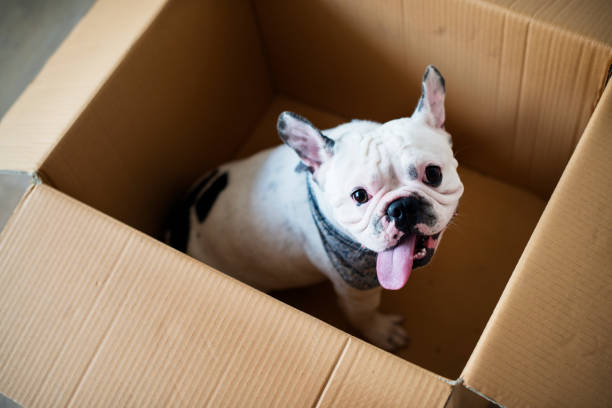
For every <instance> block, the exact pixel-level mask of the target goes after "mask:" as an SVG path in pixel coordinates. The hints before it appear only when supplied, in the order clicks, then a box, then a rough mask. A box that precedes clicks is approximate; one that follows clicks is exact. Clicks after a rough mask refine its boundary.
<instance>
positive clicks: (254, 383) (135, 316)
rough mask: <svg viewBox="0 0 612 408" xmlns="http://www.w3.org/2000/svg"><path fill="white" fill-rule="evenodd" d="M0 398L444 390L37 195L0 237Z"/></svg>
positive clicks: (270, 396) (215, 397)
mask: <svg viewBox="0 0 612 408" xmlns="http://www.w3.org/2000/svg"><path fill="white" fill-rule="evenodd" d="M0 281H1V284H0V309H1V310H6V311H7V314H6V316H5V318H4V319H2V321H0V327H1V328H2V330H0V360H2V362H3V364H2V365H0V392H2V393H4V394H5V395H7V396H8V397H10V398H11V399H14V400H15V401H17V402H19V403H21V404H24V405H25V406H50V405H57V404H68V405H71V404H74V405H77V406H124V405H141V406H150V405H154V404H158V403H160V402H164V401H165V403H163V404H162V405H167V404H175V403H181V404H189V403H192V404H193V403H198V404H201V403H202V402H207V403H208V404H210V405H217V406H219V405H225V406H227V405H230V406H244V405H245V404H248V405H257V406H270V405H279V406H287V405H288V406H321V407H322V406H337V405H338V404H339V405H342V406H368V407H369V406H414V407H422V406H428V407H430V406H431V407H436V406H438V407H441V406H443V405H444V403H445V402H446V400H447V399H448V396H449V394H450V391H451V384H450V383H449V382H448V381H445V380H443V379H441V378H440V377H438V376H437V375H435V374H433V373H430V372H428V371H427V370H424V369H422V368H420V367H417V366H415V365H413V364H411V363H408V362H406V361H404V360H402V359H400V358H398V357H396V356H393V355H391V354H389V353H386V352H383V351H382V350H379V349H377V348H375V347H373V346H371V345H369V344H366V343H364V342H363V341H361V340H358V339H356V338H354V337H351V336H349V335H347V334H346V333H343V332H341V331H339V330H337V329H335V328H333V327H331V326H329V325H327V324H325V323H323V322H320V321H318V320H317V319H315V318H313V317H311V316H308V315H306V314H304V313H302V312H299V311H297V310H295V309H293V308H291V307H289V306H286V305H284V304H282V303H280V302H278V301H276V300H274V299H272V298H271V297H269V296H267V295H265V294H262V293H260V292H258V291H256V290H254V289H252V288H250V287H248V286H246V285H244V284H242V283H240V282H238V281H235V280H233V279H232V278H230V277H228V276H226V275H223V274H221V273H219V272H217V271H214V270H212V269H211V268H209V267H207V266H206V265H204V264H202V263H200V262H197V261H195V260H193V259H191V258H189V257H187V256H185V255H184V254H182V253H179V252H177V251H175V250H173V249H171V248H169V247H167V246H165V245H163V244H162V243H160V242H158V241H155V240H154V239H152V238H150V237H149V236H147V235H145V234H143V233H140V232H138V231H135V230H133V229H132V228H130V227H128V226H125V225H124V224H122V223H120V222H118V221H116V220H113V219H112V218H110V217H108V216H106V215H104V214H102V213H100V212H98V211H95V210H93V209H91V208H90V207H87V206H86V205H84V204H82V203H80V202H78V201H77V200H74V199H72V198H70V197H68V196H66V195H65V194H63V193H60V192H58V191H57V190H55V189H53V188H52V187H48V186H46V185H37V186H35V187H33V188H32V189H31V190H30V191H29V192H28V194H26V196H25V197H24V199H23V200H22V201H21V203H20V205H19V207H18V210H17V212H16V213H15V215H14V216H13V217H12V218H11V220H10V221H9V224H8V225H7V228H5V230H4V231H3V233H2V234H1V235H0Z"/></svg>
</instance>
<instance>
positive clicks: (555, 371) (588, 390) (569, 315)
mask: <svg viewBox="0 0 612 408" xmlns="http://www.w3.org/2000/svg"><path fill="white" fill-rule="evenodd" d="M611 129H612V88H611V87H609V86H608V87H607V89H606V92H605V93H604V95H603V97H602V100H601V102H600V103H599V105H598V106H597V109H596V110H595V113H594V114H593V117H592V119H591V120H590V122H589V125H588V126H587V128H586V130H585V133H584V135H583V137H582V139H581V141H580V143H579V144H578V147H577V149H576V152H575V153H574V155H573V157H572V159H571V160H570V162H569V164H568V166H567V168H566V170H565V172H564V174H563V177H562V178H561V180H560V182H559V185H558V186H557V189H556V190H555V193H554V194H553V196H552V197H551V200H550V202H549V205H548V206H547V207H546V210H545V211H544V214H543V215H542V218H541V219H540V222H539V223H538V226H537V227H536V229H535V231H534V233H533V235H532V237H531V239H530V241H529V244H528V245H527V248H526V249H525V251H524V253H523V255H522V256H521V259H520V261H519V263H518V264H517V266H516V269H515V271H514V274H513V275H512V278H511V280H510V282H509V283H508V286H507V287H506V290H505V291H504V293H503V296H502V297H501V299H500V301H499V303H498V306H497V308H496V309H495V312H494V313H493V315H492V316H491V319H490V321H489V324H488V326H487V328H486V330H485V332H484V333H483V336H482V338H481V340H480V341H479V343H478V346H477V347H476V349H475V351H474V354H473V355H472V357H471V358H470V361H469V363H468V365H467V366H466V368H465V371H464V373H463V375H462V376H463V377H464V378H465V382H466V385H468V386H470V387H473V388H475V389H477V390H478V391H480V392H482V393H484V394H485V395H487V396H489V397H490V398H493V399H494V400H495V401H497V402H499V403H501V404H504V405H506V406H509V407H511V406H537V407H544V406H554V407H578V406H580V407H587V406H588V407H604V406H610V405H612V390H611V388H610V381H611V380H612V318H611V317H612V314H611V313H610V312H611V311H612V292H611V288H612V230H611V229H610V228H611V226H612V207H611V206H610V197H612V177H610V174H612V160H611V159H610V158H611V157H612V141H611V139H610V132H611Z"/></svg>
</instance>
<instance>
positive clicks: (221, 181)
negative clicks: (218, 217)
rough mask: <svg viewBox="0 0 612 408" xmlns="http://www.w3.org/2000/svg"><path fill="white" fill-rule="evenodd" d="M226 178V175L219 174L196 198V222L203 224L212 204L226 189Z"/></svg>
mask: <svg viewBox="0 0 612 408" xmlns="http://www.w3.org/2000/svg"><path fill="white" fill-rule="evenodd" d="M227 181H228V176H227V173H223V174H221V175H220V176H219V177H217V179H216V180H215V181H213V183H212V184H211V185H210V187H209V188H207V189H206V190H205V191H204V192H203V193H202V194H201V195H200V197H199V198H198V200H197V201H196V203H195V210H196V215H197V216H198V221H200V222H204V221H205V220H206V217H207V216H208V213H209V212H210V209H211V208H212V206H213V204H214V203H215V201H216V200H217V197H218V196H219V194H221V192H222V191H223V190H225V187H227Z"/></svg>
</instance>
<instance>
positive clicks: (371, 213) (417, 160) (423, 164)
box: [277, 66, 463, 289]
mask: <svg viewBox="0 0 612 408" xmlns="http://www.w3.org/2000/svg"><path fill="white" fill-rule="evenodd" d="M444 97H445V83H444V78H443V77H442V75H440V73H439V72H438V70H437V69H436V68H435V67H433V66H429V67H427V69H426V71H425V75H424V77H423V84H422V95H421V99H420V100H419V102H418V106H417V108H416V110H415V112H414V113H413V115H412V117H409V118H402V119H396V120H392V121H390V122H387V123H383V124H379V123H375V122H369V121H352V122H349V123H345V124H342V125H340V126H337V127H335V128H333V129H329V130H327V131H325V132H324V133H322V132H320V131H319V130H318V129H317V128H315V127H314V126H313V125H312V124H311V123H310V122H309V121H308V120H306V119H305V118H302V117H301V116H299V115H296V114H294V113H290V112H283V113H282V114H281V115H280V116H279V118H278V124H277V127H278V132H279V134H280V136H281V138H282V140H283V141H284V142H285V143H286V144H287V145H289V146H290V147H291V148H293V149H294V150H295V151H296V153H297V154H298V156H299V157H300V159H301V161H302V163H303V165H304V166H305V167H306V168H307V169H308V170H309V171H310V172H311V173H312V178H313V180H314V181H315V182H316V183H317V185H318V186H319V187H320V193H319V199H320V200H324V201H325V205H326V206H327V207H328V208H329V209H330V210H331V216H332V217H333V219H334V221H335V222H336V223H337V224H338V225H340V226H341V227H342V228H343V229H344V230H345V231H346V232H348V233H349V234H350V235H352V237H353V238H354V239H355V240H357V241H358V242H359V243H361V244H362V245H363V246H364V247H367V248H369V249H371V250H372V251H375V252H377V253H378V259H377V274H378V280H379V282H380V284H381V285H382V286H383V287H384V288H387V289H399V288H401V287H402V286H403V285H404V284H405V283H406V281H407V279H408V277H409V275H410V272H411V270H412V269H413V268H415V267H419V266H423V265H425V264H427V263H428V262H429V261H430V260H431V257H432V256H433V254H434V251H435V250H436V247H437V245H438V242H439V240H440V238H441V236H442V233H443V232H444V230H445V228H446V227H447V225H448V224H449V222H450V220H451V218H452V217H453V215H454V214H455V211H456V208H457V204H458V202H459V198H460V197H461V194H462V193H463V185H462V183H461V181H460V180H459V176H458V174H457V160H455V158H454V156H453V151H452V145H451V137H450V135H449V134H448V133H447V132H446V131H445V130H444V119H445V113H444Z"/></svg>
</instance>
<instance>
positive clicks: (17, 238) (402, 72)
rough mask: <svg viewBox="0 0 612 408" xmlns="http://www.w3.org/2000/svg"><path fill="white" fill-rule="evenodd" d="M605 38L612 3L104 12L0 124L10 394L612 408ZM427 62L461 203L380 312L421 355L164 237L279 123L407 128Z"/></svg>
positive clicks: (207, 4)
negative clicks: (425, 260)
mask: <svg viewBox="0 0 612 408" xmlns="http://www.w3.org/2000/svg"><path fill="white" fill-rule="evenodd" d="M610 21H612V10H610V8H609V7H607V4H606V2H604V1H601V2H595V1H594V2H588V3H586V4H585V3H580V4H578V3H572V2H557V3H552V4H546V5H539V4H538V5H536V4H533V3H532V2H527V1H525V2H521V1H519V2H511V3H507V2H505V1H501V0H499V1H491V2H485V1H468V0H464V1H457V2H449V1H432V2H427V3H426V4H423V3H421V2H411V1H408V0H404V1H402V0H397V1H392V2H385V3H384V4H382V3H380V2H359V3H357V2H353V1H350V2H349V1H346V0H335V1H331V0H321V1H309V2H306V1H304V2H301V1H300V2H280V1H273V0H256V1H253V2H249V1H246V0H232V1H225V2H214V1H195V0H193V1H178V0H173V1H170V0H167V1H164V0H157V1H144V0H143V1H133V2H129V3H125V2H120V1H118V0H99V1H98V3H96V5H95V6H94V7H93V8H92V9H91V10H90V12H89V13H88V14H87V16H85V17H84V18H83V20H82V21H81V22H80V23H79V24H78V25H77V27H76V28H75V29H74V31H73V32H72V33H71V35H70V36H69V37H68V38H67V39H66V41H65V42H64V43H63V44H62V46H61V47H60V48H59V49H58V50H57V52H56V53H55V54H54V55H53V57H52V58H51V59H50V60H49V61H48V63H47V64H46V66H45V68H44V69H43V70H42V71H41V73H40V74H39V76H38V77H37V78H36V80H35V81H34V82H33V83H32V84H31V85H30V86H29V87H28V88H27V89H26V91H25V92H24V94H23V95H22V97H21V98H20V99H19V100H18V101H17V102H16V104H15V105H14V106H13V108H12V109H11V110H10V111H9V112H8V113H7V115H6V116H5V117H4V118H3V120H2V122H0V170H1V171H2V175H1V176H0V185H1V186H2V190H1V191H3V194H6V195H9V194H10V195H11V197H12V199H13V203H18V204H17V205H16V208H15V209H14V211H12V208H11V210H10V214H12V215H10V214H9V215H10V217H9V216H5V219H8V223H7V225H6V227H5V228H4V230H3V231H2V233H1V235H0V282H1V284H0V291H1V294H2V296H0V311H1V313H0V314H1V315H2V316H4V317H3V318H2V320H0V325H1V327H2V328H1V329H0V393H2V394H4V395H5V396H6V398H10V399H12V400H14V401H16V402H17V403H19V404H23V405H25V406H49V405H76V406H109V405H112V406H121V405H129V406H133V405H160V406H162V405H170V404H172V405H177V404H181V405H212V406H244V405H253V406H270V405H279V406H302V405H304V406H368V407H369V406H415V407H422V406H427V407H429V406H432V407H433V406H445V405H446V406H452V407H456V406H486V405H487V404H488V403H489V401H492V402H495V403H497V404H500V405H504V406H568V407H575V406H609V405H611V404H612V392H611V391H610V387H609V386H608V384H609V383H610V380H612V347H611V345H612V319H611V318H610V310H612V303H611V302H612V294H611V293H610V288H611V287H612V251H611V250H610V248H612V231H611V230H610V227H609V226H610V225H612V210H611V209H610V206H609V205H608V197H609V196H610V194H611V193H612V181H611V180H612V179H611V178H610V177H608V174H611V173H612V161H610V159H609V158H610V157H612V156H611V155H612V141H611V140H610V138H609V137H608V135H609V133H610V131H611V130H612V96H611V93H612V91H610V87H607V88H606V87H605V83H606V81H607V79H608V78H609V73H610V66H611V65H610V64H611V62H612V29H611V28H610V27H611V25H610V24H609V22H610ZM430 63H433V64H435V65H436V66H438V67H439V68H440V70H441V71H442V72H443V73H444V75H445V77H446V79H447V85H448V99H447V110H448V121H447V126H448V130H449V131H450V132H451V133H452V134H453V136H454V146H455V148H456V153H457V157H458V159H459V161H460V164H461V166H462V170H461V176H462V179H463V181H464V183H465V187H466V193H465V196H464V198H463V200H462V203H461V207H460V216H459V217H458V219H457V222H456V225H455V226H454V227H453V228H451V229H450V230H449V231H448V233H447V234H445V239H444V240H443V243H442V244H441V248H440V250H439V253H438V255H437V256H436V257H435V258H434V261H433V262H432V264H431V265H430V266H428V267H427V268H426V269H424V270H422V271H417V273H415V274H414V276H413V277H412V278H411V280H410V281H409V283H408V285H407V287H406V288H405V289H403V290H402V291H400V292H399V293H387V294H386V295H385V298H384V300H383V309H384V310H393V311H395V312H400V313H403V314H404V315H406V317H407V320H406V323H405V325H406V328H407V330H408V331H409V333H410V334H411V336H412V343H411V344H410V346H409V347H408V348H407V349H405V350H401V351H400V352H399V353H398V356H399V357H398V356H393V355H391V354H389V353H386V352H383V351H381V350H379V349H377V348H375V347H373V346H370V345H368V344H366V343H364V342H362V341H361V340H359V339H357V338H356V337H354V336H352V335H351V334H348V333H347V331H348V332H350V330H351V329H350V328H349V327H348V325H347V324H346V322H345V321H343V320H342V317H341V315H340V314H339V311H338V310H337V308H336V309H334V307H332V306H333V305H334V303H335V301H334V298H333V296H332V293H331V290H330V288H329V286H326V285H319V286H317V287H314V288H306V289H303V290H297V291H287V292H283V293H277V294H274V296H275V297H276V298H277V299H281V300H283V301H285V302H287V303H289V304H291V305H293V306H296V307H298V308H300V309H302V310H304V311H306V312H309V313H311V314H313V315H314V316H316V317H318V318H319V319H321V320H324V321H326V322H328V323H331V324H332V325H334V326H336V327H337V328H340V329H342V330H344V332H343V331H341V330H338V329H337V328H334V327H332V326H330V325H328V324H326V323H324V322H321V321H320V320H318V319H315V318H313V317H311V316H309V315H308V314H305V313H302V312H300V311H297V310H295V309H294V308H292V307H290V306H287V305H284V304H283V303H281V302H279V301H277V300H275V299H274V298H272V297H270V296H268V295H266V294H262V293H259V292H257V291H255V290H253V289H251V288H249V287H247V286H245V285H243V284H241V283H239V282H236V281H235V280H233V279H231V278H229V277H227V276H225V275H223V274H220V273H218V272H216V271H214V270H212V269H211V268H209V267H207V266H206V265H203V264H201V263H199V262H196V261H194V260H192V259H190V258H189V257H187V256H185V255H183V254H180V253H177V252H176V251H174V250H172V249H171V248H168V247H167V246H165V245H163V244H161V243H159V242H158V241H156V240H155V239H154V238H152V237H158V236H159V233H160V226H161V221H162V220H163V218H164V216H165V214H166V213H167V211H168V208H169V206H170V205H171V204H172V202H173V201H174V200H175V199H176V198H177V197H178V196H179V195H180V194H182V192H183V191H184V190H185V189H186V188H187V186H188V185H189V184H190V183H191V182H192V181H193V180H194V179H195V178H196V177H197V176H198V175H199V174H201V173H202V172H203V171H205V170H206V169H208V168H211V167H214V166H216V165H218V164H219V163H221V162H224V161H227V160H229V159H232V158H236V157H244V156H245V155H248V154H250V153H252V152H254V151H257V150H259V149H261V148H264V147H268V146H272V145H275V144H278V139H277V136H276V135H275V131H274V126H273V124H274V119H275V117H276V115H277V114H278V113H279V112H280V111H281V110H285V109H289V110H294V111H297V112H300V113H301V114H303V115H304V116H306V117H308V118H310V119H311V120H312V121H313V122H314V123H315V124H317V125H318V126H319V127H321V128H325V127H329V126H332V125H334V124H336V123H339V122H340V121H342V120H346V119H347V118H352V117H360V118H368V119H374V120H380V121H384V120H388V119H392V118H395V117H400V116H406V115H409V114H410V113H411V112H412V110H413V108H414V105H415V104H416V101H417V99H418V95H419V93H420V77H421V75H422V72H423V68H424V67H425V66H426V65H427V64H430ZM604 89H605V91H604ZM602 93H603V96H602ZM600 97H601V100H600ZM598 101H599V103H598ZM595 105H597V107H596V108H595V111H594V112H593V109H594V107H595ZM587 122H588V125H587ZM576 145H577V147H576V149H575V151H574V148H575V146H576ZM572 152H573V156H572ZM570 156H572V158H571V160H570ZM568 160H569V161H568ZM561 173H563V176H562V177H561V178H560V180H559V177H560V176H561ZM558 180H559V183H558V185H557V187H556V188H555V185H556V184H557V181H558ZM553 189H554V193H553V194H552V196H550V199H549V194H550V192H551V191H553ZM9 192H10V193H9ZM5 201H6V200H5ZM6 202H8V201H6ZM8 206H9V207H12V204H8ZM538 219H539V221H538ZM536 223H537V227H536ZM534 228H535V230H534ZM137 230H140V231H141V232H139V231H137ZM145 234H148V235H149V236H147V235H145ZM502 292H503V294H502ZM500 296H501V297H500ZM485 326H486V327H485ZM400 357H401V358H400ZM406 360H408V361H406Z"/></svg>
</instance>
